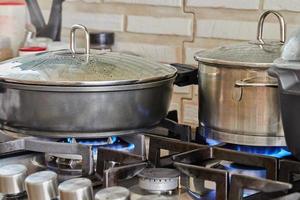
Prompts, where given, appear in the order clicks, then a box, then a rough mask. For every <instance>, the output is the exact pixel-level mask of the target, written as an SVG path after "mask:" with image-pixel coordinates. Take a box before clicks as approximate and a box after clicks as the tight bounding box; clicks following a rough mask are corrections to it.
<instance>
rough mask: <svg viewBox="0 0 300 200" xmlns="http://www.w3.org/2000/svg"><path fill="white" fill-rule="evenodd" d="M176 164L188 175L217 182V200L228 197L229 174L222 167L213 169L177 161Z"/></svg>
mask: <svg viewBox="0 0 300 200" xmlns="http://www.w3.org/2000/svg"><path fill="white" fill-rule="evenodd" d="M174 166H175V167H176V168H177V169H178V170H179V171H180V172H181V173H183V174H185V175H186V176H188V177H193V178H196V179H201V180H209V181H213V182H215V183H216V200H226V199H227V188H228V180H229V174H228V172H227V171H224V170H220V169H211V168H205V167H200V166H195V165H189V164H183V163H178V162H175V163H174Z"/></svg>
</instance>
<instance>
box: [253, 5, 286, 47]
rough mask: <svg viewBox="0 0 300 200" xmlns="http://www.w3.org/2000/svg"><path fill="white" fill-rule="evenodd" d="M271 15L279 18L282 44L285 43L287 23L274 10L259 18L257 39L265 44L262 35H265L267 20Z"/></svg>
mask: <svg viewBox="0 0 300 200" xmlns="http://www.w3.org/2000/svg"><path fill="white" fill-rule="evenodd" d="M269 14H274V15H275V16H276V17H277V19H278V21H279V24H280V43H284V42H285V38H286V23H285V20H284V18H283V16H282V15H281V14H280V13H279V12H276V11H274V10H268V11H266V12H264V13H263V14H262V15H261V16H260V17H259V21H258V26H257V37H256V38H257V40H258V41H259V42H260V43H261V44H265V42H264V40H263V38H262V35H263V29H264V22H265V19H266V18H267V16H268V15H269Z"/></svg>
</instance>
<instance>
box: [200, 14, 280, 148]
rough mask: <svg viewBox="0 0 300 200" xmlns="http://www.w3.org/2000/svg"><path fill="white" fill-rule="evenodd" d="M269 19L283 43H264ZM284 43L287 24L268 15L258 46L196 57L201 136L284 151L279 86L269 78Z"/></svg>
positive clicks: (223, 49)
mask: <svg viewBox="0 0 300 200" xmlns="http://www.w3.org/2000/svg"><path fill="white" fill-rule="evenodd" d="M271 13H272V14H274V15H275V16H276V17H277V18H278V19H279V22H280V26H281V38H280V41H264V40H263V39H262V33H263V22H264V20H265V18H266V16H267V15H268V14H271ZM284 41H285V22H284V19H283V18H282V16H281V15H280V14H279V13H277V12H274V11H267V12H265V13H263V14H262V15H261V17H260V19H259V23H258V36H257V41H251V42H248V43H241V44H237V45H231V46H223V47H219V48H216V49H212V50H205V51H201V52H198V53H196V55H195V59H196V60H197V61H199V94H200V95H199V102H200V109H199V122H200V125H201V129H200V131H201V134H202V135H204V136H205V137H208V138H212V139H216V140H219V141H223V142H227V143H234V144H243V145H255V146H285V139H284V133H283V131H282V123H281V115H280V112H279V110H278V100H277V81H276V80H275V79H273V78H271V77H269V76H268V74H267V69H268V68H269V67H270V66H271V64H272V62H273V61H274V60H275V59H276V58H277V57H278V56H279V55H280V49H281V46H282V44H283V43H284Z"/></svg>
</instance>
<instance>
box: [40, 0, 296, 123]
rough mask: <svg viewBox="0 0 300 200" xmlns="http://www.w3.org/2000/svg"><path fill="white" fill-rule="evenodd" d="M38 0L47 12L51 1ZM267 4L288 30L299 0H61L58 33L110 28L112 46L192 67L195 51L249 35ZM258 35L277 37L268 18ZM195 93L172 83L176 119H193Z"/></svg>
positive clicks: (194, 89)
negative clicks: (76, 25) (60, 30)
mask: <svg viewBox="0 0 300 200" xmlns="http://www.w3.org/2000/svg"><path fill="white" fill-rule="evenodd" d="M39 1H40V5H41V8H42V9H43V13H44V14H45V15H46V16H47V15H48V13H49V9H50V3H51V1H48V0H39ZM268 9H273V10H279V11H281V13H282V14H283V15H284V17H285V18H286V21H287V24H288V34H289V33H290V32H292V31H293V30H295V28H297V26H298V24H300V1H299V0H67V1H66V2H64V7H63V33H62V35H63V40H68V34H69V28H70V26H71V25H72V24H74V23H82V24H84V25H86V26H87V27H88V28H89V29H95V30H108V31H114V32H116V46H115V50H118V51H119V50H120V51H133V52H134V53H137V54H142V55H144V56H146V57H149V58H152V59H155V60H157V61H160V62H166V63H170V62H180V63H187V64H192V65H195V66H196V64H197V63H196V62H195V61H194V60H193V54H194V53H195V52H196V51H198V50H201V49H206V48H212V47H216V46H219V45H223V44H228V43H235V42H240V41H242V40H253V39H255V37H256V26H257V19H258V17H259V15H260V14H261V13H262V12H263V11H264V10H268ZM264 37H265V38H267V39H277V38H279V27H278V24H276V19H275V18H274V17H270V18H269V19H268V20H267V22H266V25H265V31H264ZM197 96H198V92H197V87H196V86H193V87H184V88H178V87H175V92H174V96H173V101H172V105H171V108H172V109H173V108H175V109H177V110H178V111H179V114H180V116H179V117H180V121H181V122H183V123H187V124H192V125H196V124H197V121H198V120H197V111H198V106H197V105H198V100H197V98H198V97H197Z"/></svg>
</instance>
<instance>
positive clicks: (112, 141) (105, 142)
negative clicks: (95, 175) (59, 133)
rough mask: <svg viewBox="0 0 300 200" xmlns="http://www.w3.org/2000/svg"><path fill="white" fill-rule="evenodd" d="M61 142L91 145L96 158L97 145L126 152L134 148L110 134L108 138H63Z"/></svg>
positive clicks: (132, 145)
mask: <svg viewBox="0 0 300 200" xmlns="http://www.w3.org/2000/svg"><path fill="white" fill-rule="evenodd" d="M63 142H67V143H78V144H83V145H88V146H91V147H92V150H93V154H94V157H95V159H97V157H96V156H97V149H98V147H105V148H110V149H114V150H118V151H127V152H130V151H132V150H134V148H135V145H134V144H131V143H128V142H126V141H125V140H123V139H121V138H119V137H116V136H112V137H108V138H96V139H91V138H67V139H66V140H63Z"/></svg>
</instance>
